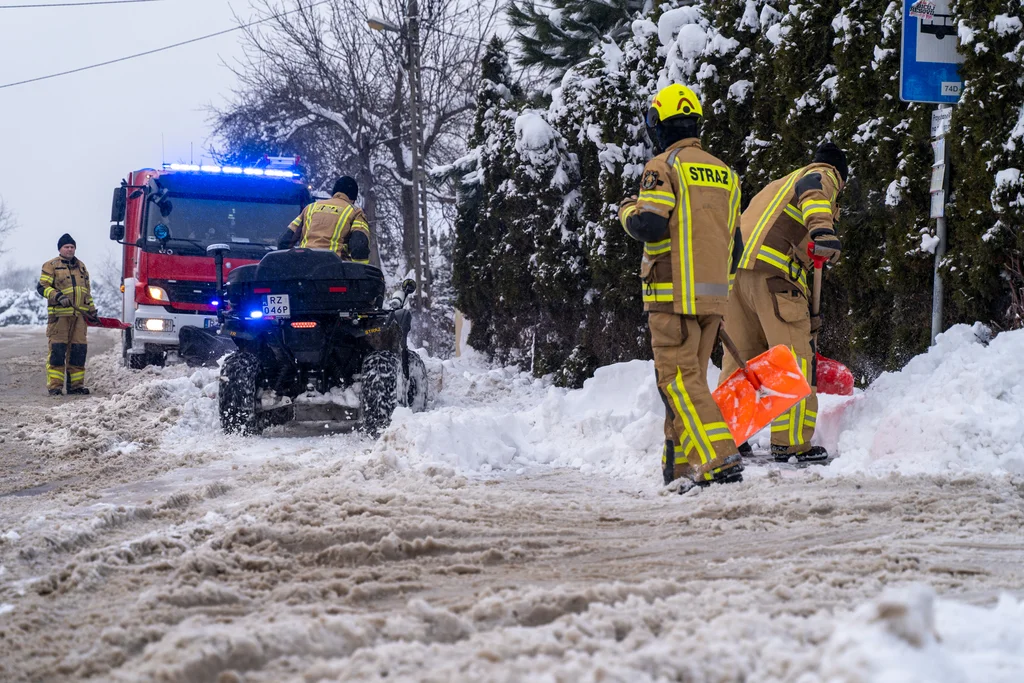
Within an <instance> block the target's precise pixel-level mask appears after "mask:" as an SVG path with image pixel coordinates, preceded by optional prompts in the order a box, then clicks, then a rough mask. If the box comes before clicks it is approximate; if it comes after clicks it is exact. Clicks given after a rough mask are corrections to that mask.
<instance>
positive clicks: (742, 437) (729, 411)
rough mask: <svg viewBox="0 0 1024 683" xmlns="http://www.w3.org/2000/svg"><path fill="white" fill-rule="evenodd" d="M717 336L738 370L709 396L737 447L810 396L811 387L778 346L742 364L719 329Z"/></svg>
mask: <svg viewBox="0 0 1024 683" xmlns="http://www.w3.org/2000/svg"><path fill="white" fill-rule="evenodd" d="M718 334H719V335H720V336H721V337H722V343H723V344H725V348H726V349H727V350H728V351H729V353H730V354H732V357H733V358H734V359H735V360H736V362H737V363H738V364H739V366H740V369H739V370H737V371H736V372H734V373H732V375H730V376H729V379H727V380H726V381H725V382H723V383H722V384H721V385H720V386H719V387H718V388H717V389H715V390H714V391H713V392H711V396H712V398H714V399H715V403H717V404H718V408H719V410H721V411H722V417H724V418H725V423H726V425H728V426H729V431H730V432H731V433H732V438H733V440H734V441H735V442H736V445H737V446H738V445H739V444H741V443H743V442H744V441H746V440H747V439H749V438H750V437H752V436H753V435H754V434H756V433H757V432H759V431H761V430H762V429H764V428H765V427H767V426H768V425H769V424H771V422H772V420H774V419H775V418H777V417H779V416H780V415H782V414H783V413H784V412H786V411H787V410H789V409H790V408H792V407H793V406H795V405H796V404H797V403H799V402H800V401H802V400H803V399H804V398H806V397H807V396H810V394H811V386H810V385H809V384H808V383H807V379H806V378H805V377H804V375H803V373H802V372H800V367H799V366H798V365H797V364H796V356H795V355H793V352H792V351H790V350H789V349H788V348H786V347H785V346H783V345H782V344H779V345H778V346H773V347H772V348H770V349H768V350H767V351H765V352H764V353H762V354H761V355H760V356H756V357H755V358H752V359H751V360H750V361H749V362H746V363H745V362H743V358H742V357H741V356H740V353H739V350H738V349H737V348H736V345H735V344H734V343H733V341H732V339H731V338H730V337H729V335H727V334H726V333H725V330H724V329H723V328H721V327H720V328H719V330H718Z"/></svg>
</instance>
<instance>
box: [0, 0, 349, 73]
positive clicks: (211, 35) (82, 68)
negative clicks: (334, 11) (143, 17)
mask: <svg viewBox="0 0 1024 683" xmlns="http://www.w3.org/2000/svg"><path fill="white" fill-rule="evenodd" d="M328 2H331V0H319V2H314V3H311V4H309V5H306V6H305V7H301V6H300V7H297V8H295V9H290V10H288V11H287V12H281V13H279V14H272V15H270V16H269V17H264V18H262V19H257V20H256V21H251V22H249V23H248V24H241V25H239V26H235V27H233V28H228V29H224V30H223V31H217V32H216V33H208V34H206V35H205V36H199V37H198V38H191V39H189V40H183V41H181V42H180V43H174V44H173V45H165V46H163V47H158V48H155V49H153V50H146V51H145V52H137V53H135V54H133V55H127V56H125V57H118V58H117V59H109V60H107V61H105V62H98V63H96V64H90V65H88V66H80V67H78V68H77V69H68V70H67V71H61V72H59V73H55V74H48V75H46V76H37V77H35V78H28V79H25V80H24V81H16V82H14V83H5V84H3V85H0V90H3V89H4V88H13V87H14V86H16V85H25V84H26V83H35V82H37V81H45V80H48V79H51V78H57V77H58V76H67V75H69V74H76V73H78V72H80V71H88V70H89V69H98V68H99V67H101V66H109V65H111V64H117V63H119V62H127V61H128V60H130V59H136V58H138V57H145V56H147V55H152V54H156V53H157V52H164V51H166V50H172V49H174V48H176V47H181V46H182V45H190V44H192V43H198V42H199V41H201V40H207V39H209V38H216V37H217V36H222V35H224V34H225V33H232V32H234V31H240V30H242V29H244V28H249V27H250V26H255V25H257V24H262V23H264V22H267V21H270V20H271V19H279V18H280V17H283V16H285V15H288V14H294V13H295V12H299V11H301V10H304V9H307V10H308V9H312V8H314V7H316V6H318V5H323V4H326V3H328Z"/></svg>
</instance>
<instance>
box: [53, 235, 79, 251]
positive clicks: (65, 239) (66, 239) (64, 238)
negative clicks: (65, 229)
mask: <svg viewBox="0 0 1024 683" xmlns="http://www.w3.org/2000/svg"><path fill="white" fill-rule="evenodd" d="M65 244H74V245H75V246H76V247H77V246H78V245H77V244H75V238H74V237H72V236H71V235H69V234H67V233H64V234H63V235H61V236H60V239H59V240H57V251H60V249H61V247H63V246H64V245H65Z"/></svg>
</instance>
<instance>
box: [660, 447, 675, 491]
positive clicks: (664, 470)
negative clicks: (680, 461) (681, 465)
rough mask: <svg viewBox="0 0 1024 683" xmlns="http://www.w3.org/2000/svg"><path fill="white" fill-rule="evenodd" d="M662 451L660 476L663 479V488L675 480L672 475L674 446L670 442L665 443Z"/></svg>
mask: <svg viewBox="0 0 1024 683" xmlns="http://www.w3.org/2000/svg"><path fill="white" fill-rule="evenodd" d="M664 449H665V450H663V451H662V452H661V475H662V477H663V478H664V479H665V486H668V485H669V484H671V483H672V482H673V481H674V480H675V477H674V476H672V474H673V471H674V470H675V460H676V445H675V443H673V442H671V441H666V442H665V446H664Z"/></svg>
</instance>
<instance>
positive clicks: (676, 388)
mask: <svg viewBox="0 0 1024 683" xmlns="http://www.w3.org/2000/svg"><path fill="white" fill-rule="evenodd" d="M668 393H669V395H670V396H671V397H672V402H673V403H674V404H675V406H676V409H677V410H678V411H679V416H680V417H681V418H682V419H683V425H684V426H685V427H686V432H687V435H688V436H689V437H690V439H692V440H693V443H694V445H695V447H696V451H697V455H699V456H700V461H701V464H702V465H706V464H708V463H709V462H711V461H712V460H713V459H714V457H715V449H714V447H712V445H711V439H710V438H708V434H707V431H706V430H705V428H704V424H703V423H702V422H701V421H700V416H699V415H698V414H697V408H696V407H695V406H694V405H693V401H691V400H690V394H689V393H688V392H687V391H686V385H685V384H684V383H683V373H682V371H681V370H677V371H676V378H675V380H673V381H672V382H671V383H670V384H669V385H668Z"/></svg>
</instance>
